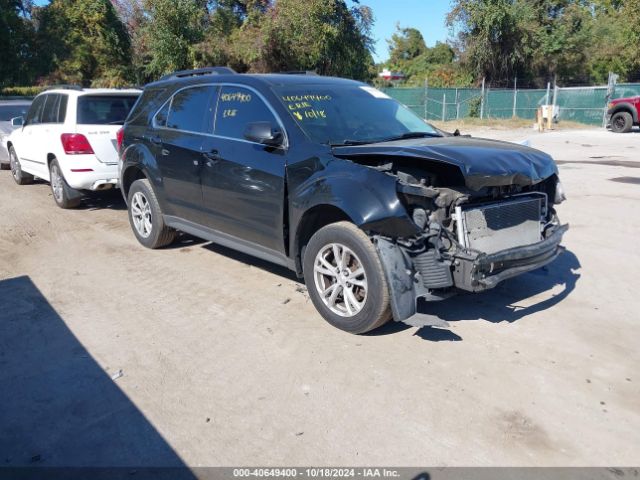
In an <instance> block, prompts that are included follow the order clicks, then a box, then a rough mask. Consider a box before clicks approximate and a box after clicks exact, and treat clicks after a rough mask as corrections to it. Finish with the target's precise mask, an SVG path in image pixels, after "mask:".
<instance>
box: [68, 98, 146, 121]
mask: <svg viewBox="0 0 640 480" xmlns="http://www.w3.org/2000/svg"><path fill="white" fill-rule="evenodd" d="M137 99H138V95H83V96H81V97H79V98H78V123H79V124H84V125H87V124H89V125H123V124H124V120H125V119H126V118H127V115H129V111H131V108H132V107H133V104H134V103H136V100H137Z"/></svg>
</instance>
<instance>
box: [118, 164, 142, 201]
mask: <svg viewBox="0 0 640 480" xmlns="http://www.w3.org/2000/svg"><path fill="white" fill-rule="evenodd" d="M142 179H147V180H148V179H149V176H148V175H147V174H146V172H145V171H144V169H143V168H141V167H140V165H130V166H128V167H127V168H126V170H125V171H124V172H122V183H121V184H120V190H121V191H122V195H123V196H124V198H125V201H126V199H127V197H128V196H129V189H130V188H131V185H132V184H133V182H135V181H136V180H142Z"/></svg>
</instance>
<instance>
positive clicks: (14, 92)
mask: <svg viewBox="0 0 640 480" xmlns="http://www.w3.org/2000/svg"><path fill="white" fill-rule="evenodd" d="M44 89H45V87H5V88H0V97H35V96H36V95H38V94H39V93H40V92H42V91H43V90H44Z"/></svg>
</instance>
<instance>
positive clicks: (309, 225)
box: [293, 204, 355, 276]
mask: <svg viewBox="0 0 640 480" xmlns="http://www.w3.org/2000/svg"><path fill="white" fill-rule="evenodd" d="M342 221H347V222H351V223H353V224H354V225H355V223H354V221H353V219H352V218H351V217H349V215H347V213H346V212H345V211H344V210H342V209H341V208H339V207H336V206H335V205H330V204H319V205H315V206H313V207H311V208H309V209H308V210H307V211H305V212H304V213H303V214H302V217H301V218H300V221H299V222H298V227H297V228H296V232H295V237H294V243H293V253H294V261H295V268H296V274H298V275H299V276H302V253H303V250H304V247H305V246H306V245H307V243H309V240H310V239H311V237H312V236H313V234H314V233H316V232H317V231H318V230H320V229H321V228H322V227H326V226H327V225H330V224H332V223H336V222H342Z"/></svg>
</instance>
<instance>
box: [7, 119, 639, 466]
mask: <svg viewBox="0 0 640 480" xmlns="http://www.w3.org/2000/svg"><path fill="white" fill-rule="evenodd" d="M462 133H473V134H474V135H476V136H486V137H493V138H501V139H506V140H525V139H529V140H530V141H531V144H532V146H534V147H536V148H540V149H542V150H544V151H546V152H548V153H550V154H552V155H553V156H554V157H555V158H556V159H557V160H558V161H559V163H560V167H559V168H560V172H561V178H562V180H563V182H564V185H565V187H566V190H567V195H568V198H569V199H568V201H567V202H565V203H564V204H563V205H561V206H560V208H559V213H560V216H561V219H562V220H563V221H565V222H569V223H570V224H571V229H570V231H569V233H568V234H567V235H566V237H565V242H564V243H565V245H566V247H567V252H566V253H565V254H563V255H562V256H561V257H560V258H559V259H558V260H557V261H556V262H555V263H553V264H552V265H550V266H549V267H548V268H546V269H543V270H539V271H535V272H532V273H529V274H526V275H524V276H522V277H519V278H517V279H513V280H511V281H508V282H506V283H504V284H502V285H500V286H499V287H498V288H496V289H495V290H494V291H492V292H489V293H484V294H477V295H464V296H458V297H455V298H453V299H450V300H448V301H446V302H443V303H440V304H437V305H434V304H432V305H429V306H428V307H427V309H426V310H424V311H432V312H435V313H437V314H438V315H440V316H441V317H442V318H444V319H446V320H448V321H449V322H450V323H451V329H450V330H442V329H434V328H424V329H420V330H417V329H415V328H410V327H406V326H403V325H402V324H390V325H387V326H386V327H384V328H383V329H381V330H379V331H377V332H375V333H374V334H371V335H366V336H352V335H348V334H346V333H343V332H341V331H339V330H336V329H334V328H332V327H331V326H329V325H328V324H326V323H325V322H324V321H323V320H322V319H321V318H320V316H319V315H318V314H317V313H316V312H315V310H314V308H313V305H312V304H311V302H310V301H309V299H308V298H307V295H306V294H305V290H304V288H302V287H303V285H302V284H300V283H299V282H298V281H297V280H296V279H295V277H293V276H292V275H291V274H290V273H288V272H287V271H285V270H283V269H280V268H278V267H274V266H270V265H268V264H266V263H263V262H260V261H257V260H254V259H251V258H249V257H246V256H244V255H240V254H237V253H234V252H232V251H230V250H227V249H225V248H221V247H217V246H215V245H212V244H209V243H206V242H202V241H199V240H197V239H193V238H190V237H184V238H183V239H182V240H181V241H180V242H179V243H178V244H176V245H175V246H174V247H173V248H170V249H165V250H160V251H151V250H147V249H144V248H143V247H141V246H140V245H139V244H138V243H137V242H136V240H135V238H134V236H133V234H132V233H131V231H130V227H129V224H128V221H127V215H126V210H125V206H124V203H123V202H122V200H121V199H120V197H119V193H118V192H113V193H111V194H104V195H95V196H93V197H92V198H90V199H88V200H87V201H86V202H85V203H84V204H83V206H82V208H80V209H78V210H71V211H64V210H61V209H59V208H57V207H56V206H55V204H54V202H53V199H52V198H51V193H50V189H49V186H48V185H47V184H44V183H39V184H35V185H31V186H22V187H19V186H17V185H15V184H14V182H13V181H12V179H11V177H10V174H9V172H7V171H2V172H0V462H1V463H2V464H4V465H5V466H16V465H42V466H52V465H65V466H68V465H79V466H83V465H84V466H86V465H91V466H105V465H106V466H111V465H136V466H144V465H154V466H161V465H185V464H186V465H188V466H217V465H226V466H233V465H248V464H249V465H354V466H357V465H372V464H373V465H389V466H394V465H395V466H402V465H414V466H416V465H418V466H419V465H427V466H436V467H437V466H457V465H463V466H486V465H500V466H502V465H536V466H540V465H567V466H569V465H571V466H574V465H600V466H606V465H638V464H640V371H639V367H640V349H639V341H640V313H639V311H640V291H639V290H638V286H639V283H638V271H639V267H640V254H639V253H638V252H639V250H638V248H637V246H638V241H639V234H640V214H639V212H640V183H639V182H640V170H639V168H640V157H639V156H638V151H639V146H640V132H635V133H632V134H627V135H615V134H612V133H609V132H605V131H603V130H570V131H560V132H547V133H543V134H540V133H537V132H534V131H533V130H530V129H521V130H514V131H503V130H492V129H483V128H475V129H474V130H473V131H470V132H462Z"/></svg>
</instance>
